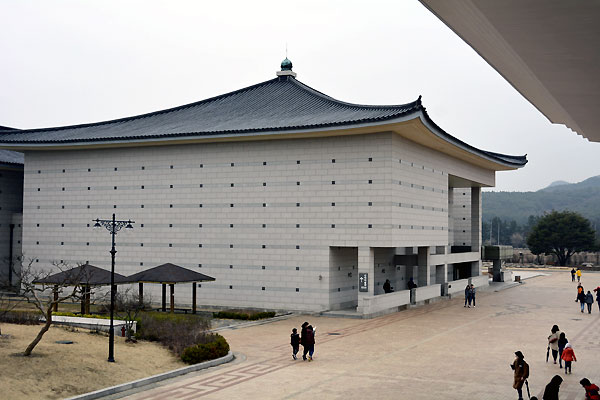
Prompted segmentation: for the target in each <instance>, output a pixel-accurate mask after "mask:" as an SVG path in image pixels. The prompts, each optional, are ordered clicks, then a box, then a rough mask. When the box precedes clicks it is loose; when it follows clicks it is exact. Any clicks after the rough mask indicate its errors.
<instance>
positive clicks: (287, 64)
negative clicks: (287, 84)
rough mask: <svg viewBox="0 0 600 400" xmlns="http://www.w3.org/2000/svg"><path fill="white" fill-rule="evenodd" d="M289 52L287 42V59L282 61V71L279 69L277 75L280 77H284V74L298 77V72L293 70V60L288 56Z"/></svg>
mask: <svg viewBox="0 0 600 400" xmlns="http://www.w3.org/2000/svg"><path fill="white" fill-rule="evenodd" d="M287 53H288V46H287V42H286V44H285V60H283V61H282V62H281V71H277V72H276V75H277V76H279V77H284V76H286V77H287V76H291V77H293V78H295V77H296V73H295V72H294V71H292V67H293V65H292V62H291V61H290V60H289V59H288V58H287Z"/></svg>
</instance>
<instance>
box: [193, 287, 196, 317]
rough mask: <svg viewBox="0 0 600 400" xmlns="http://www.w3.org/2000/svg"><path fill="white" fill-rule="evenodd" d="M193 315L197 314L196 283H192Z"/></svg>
mask: <svg viewBox="0 0 600 400" xmlns="http://www.w3.org/2000/svg"><path fill="white" fill-rule="evenodd" d="M192 314H196V282H192Z"/></svg>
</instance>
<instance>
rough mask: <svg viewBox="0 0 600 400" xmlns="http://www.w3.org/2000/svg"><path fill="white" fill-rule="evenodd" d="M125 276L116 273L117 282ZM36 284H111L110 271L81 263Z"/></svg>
mask: <svg viewBox="0 0 600 400" xmlns="http://www.w3.org/2000/svg"><path fill="white" fill-rule="evenodd" d="M124 280H125V276H123V275H121V274H117V273H115V284H117V283H124ZM33 283H34V284H46V285H57V284H67V285H79V284H86V285H90V286H104V285H110V271H109V270H106V269H103V268H99V267H96V266H93V265H90V264H84V265H80V266H78V267H75V268H71V269H68V270H65V271H61V272H58V273H56V274H53V275H50V276H48V277H46V278H43V279H39V280H36V281H34V282H33Z"/></svg>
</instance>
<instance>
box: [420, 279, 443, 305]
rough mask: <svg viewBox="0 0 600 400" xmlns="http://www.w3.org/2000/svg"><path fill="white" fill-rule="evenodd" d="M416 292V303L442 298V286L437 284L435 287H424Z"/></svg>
mask: <svg viewBox="0 0 600 400" xmlns="http://www.w3.org/2000/svg"><path fill="white" fill-rule="evenodd" d="M413 290H414V291H415V292H414V293H415V295H414V301H415V302H419V301H424V300H429V299H433V298H435V297H440V296H441V295H442V285H441V284H439V283H437V284H435V285H429V286H424V287H420V288H416V289H413Z"/></svg>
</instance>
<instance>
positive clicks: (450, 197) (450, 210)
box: [448, 187, 454, 253]
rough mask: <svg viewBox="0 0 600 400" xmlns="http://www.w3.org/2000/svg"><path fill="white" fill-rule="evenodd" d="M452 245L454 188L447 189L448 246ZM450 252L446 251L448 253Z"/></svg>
mask: <svg viewBox="0 0 600 400" xmlns="http://www.w3.org/2000/svg"><path fill="white" fill-rule="evenodd" d="M453 244H454V188H453V187H449V188H448V246H452V245H453ZM449 252H450V250H448V253H449Z"/></svg>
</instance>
